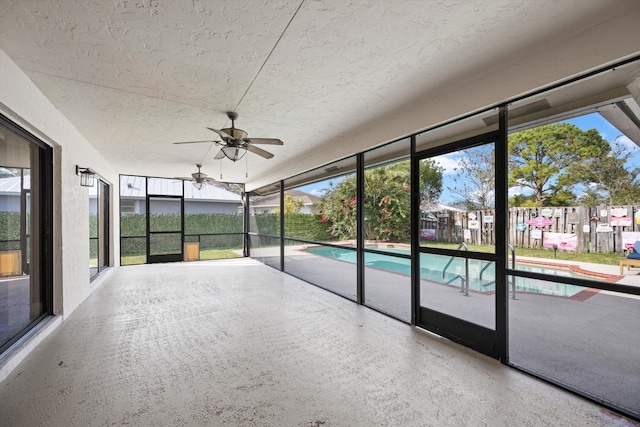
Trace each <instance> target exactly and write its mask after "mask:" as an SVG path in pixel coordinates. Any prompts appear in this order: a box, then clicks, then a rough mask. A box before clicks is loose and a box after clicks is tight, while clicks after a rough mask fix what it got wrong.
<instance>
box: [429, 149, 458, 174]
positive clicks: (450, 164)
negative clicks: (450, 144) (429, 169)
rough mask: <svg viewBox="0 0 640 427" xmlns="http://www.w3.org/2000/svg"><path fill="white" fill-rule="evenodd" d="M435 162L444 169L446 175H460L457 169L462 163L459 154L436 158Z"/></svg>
mask: <svg viewBox="0 0 640 427" xmlns="http://www.w3.org/2000/svg"><path fill="white" fill-rule="evenodd" d="M433 160H435V162H436V163H437V164H439V165H440V166H442V167H443V168H444V172H443V173H444V174H445V175H450V174H454V173H458V171H456V168H457V167H458V162H459V161H460V155H459V154H457V153H456V154H445V155H442V156H437V157H434V158H433Z"/></svg>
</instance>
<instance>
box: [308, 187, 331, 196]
mask: <svg viewBox="0 0 640 427" xmlns="http://www.w3.org/2000/svg"><path fill="white" fill-rule="evenodd" d="M326 191H327V190H326V189H322V190H319V189H317V188H314V189H313V190H311V191H310V194H312V195H314V196H318V197H321V196H322V195H323V194H324V193H325V192H326Z"/></svg>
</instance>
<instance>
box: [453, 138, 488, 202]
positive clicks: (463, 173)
mask: <svg viewBox="0 0 640 427" xmlns="http://www.w3.org/2000/svg"><path fill="white" fill-rule="evenodd" d="M495 164H496V162H495V150H494V149H489V146H483V147H477V148H471V149H468V150H465V151H464V152H463V154H462V157H461V158H460V160H459V161H458V166H457V167H456V168H454V170H456V171H460V174H459V175H458V177H457V179H456V181H455V184H454V186H453V187H448V189H449V191H452V192H454V193H456V194H458V195H459V196H461V197H462V200H463V202H464V203H465V204H466V205H467V208H468V209H469V210H477V209H489V208H493V207H494V206H495V188H496V171H495Z"/></svg>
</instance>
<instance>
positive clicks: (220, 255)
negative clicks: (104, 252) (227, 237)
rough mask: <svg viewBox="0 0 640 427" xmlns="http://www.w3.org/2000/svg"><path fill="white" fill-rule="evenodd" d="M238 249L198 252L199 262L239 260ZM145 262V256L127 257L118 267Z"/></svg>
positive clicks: (122, 259) (121, 260)
mask: <svg viewBox="0 0 640 427" xmlns="http://www.w3.org/2000/svg"><path fill="white" fill-rule="evenodd" d="M237 250H240V248H238V249H203V250H201V251H200V260H201V261H205V260H212V259H227V258H241V257H242V255H240V254H238V253H236V251H237ZM146 262H147V256H146V255H129V256H123V257H121V258H120V265H135V264H145V263H146Z"/></svg>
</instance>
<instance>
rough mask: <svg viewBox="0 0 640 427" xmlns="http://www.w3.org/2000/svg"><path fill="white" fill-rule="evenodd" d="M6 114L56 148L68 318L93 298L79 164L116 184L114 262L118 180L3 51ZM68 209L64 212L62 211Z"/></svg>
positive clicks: (0, 88) (60, 280)
mask: <svg viewBox="0 0 640 427" xmlns="http://www.w3.org/2000/svg"><path fill="white" fill-rule="evenodd" d="M0 113H2V114H4V115H5V116H7V117H8V118H10V119H11V120H13V121H14V122H15V123H16V124H18V125H20V126H22V127H23V128H25V129H27V130H28V131H29V132H31V133H33V134H34V135H36V136H37V137H38V138H40V139H41V140H43V141H44V142H45V143H46V144H49V145H50V146H52V147H53V148H54V160H53V161H54V165H53V170H54V177H53V201H54V230H53V232H54V254H55V259H54V312H55V313H56V314H63V315H64V316H65V317H66V316H68V315H69V314H71V313H72V312H73V310H74V309H75V308H76V307H77V306H78V305H79V304H80V303H81V302H82V301H84V300H85V298H87V296H88V295H89V294H90V293H91V291H92V289H94V288H95V287H96V283H99V281H98V282H93V284H92V283H90V281H89V191H88V189H87V188H85V187H81V186H80V181H79V177H78V176H76V174H75V167H76V165H80V166H82V167H91V169H93V170H95V171H96V172H97V173H98V174H99V175H100V176H101V178H102V179H103V180H104V181H105V182H107V183H109V184H110V185H112V191H111V228H110V230H111V233H112V234H111V236H110V242H111V248H112V250H111V260H110V264H111V265H113V266H115V265H117V263H118V261H119V260H118V258H117V257H114V256H113V254H116V253H119V239H116V238H114V236H119V234H120V230H119V222H118V221H115V220H114V219H115V218H117V213H118V211H119V205H118V197H117V194H118V190H117V183H118V175H117V173H116V171H115V170H114V169H113V168H112V167H111V166H110V165H109V164H108V163H107V162H106V161H105V160H104V158H102V156H101V155H100V154H99V153H98V152H97V151H96V150H95V149H94V148H93V146H92V145H91V144H90V142H89V141H87V140H86V138H84V136H83V135H82V134H80V132H79V131H78V130H77V129H76V128H75V127H74V126H73V125H72V124H71V123H70V122H69V121H68V120H67V119H66V118H65V117H64V116H63V115H62V114H61V113H60V112H59V111H58V110H57V109H56V108H55V107H54V106H53V105H52V104H51V102H49V100H48V99H47V98H46V97H45V96H44V95H43V94H42V92H41V91H40V90H39V89H38V87H36V85H35V84H34V83H33V82H32V81H31V80H30V79H29V78H28V77H27V76H26V75H25V74H24V73H23V72H22V70H20V69H19V68H18V67H17V66H16V64H15V63H14V62H13V61H12V60H11V59H10V58H9V57H8V56H7V55H6V54H5V53H4V52H3V51H1V50H0ZM62 206H64V209H63V208H62Z"/></svg>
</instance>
